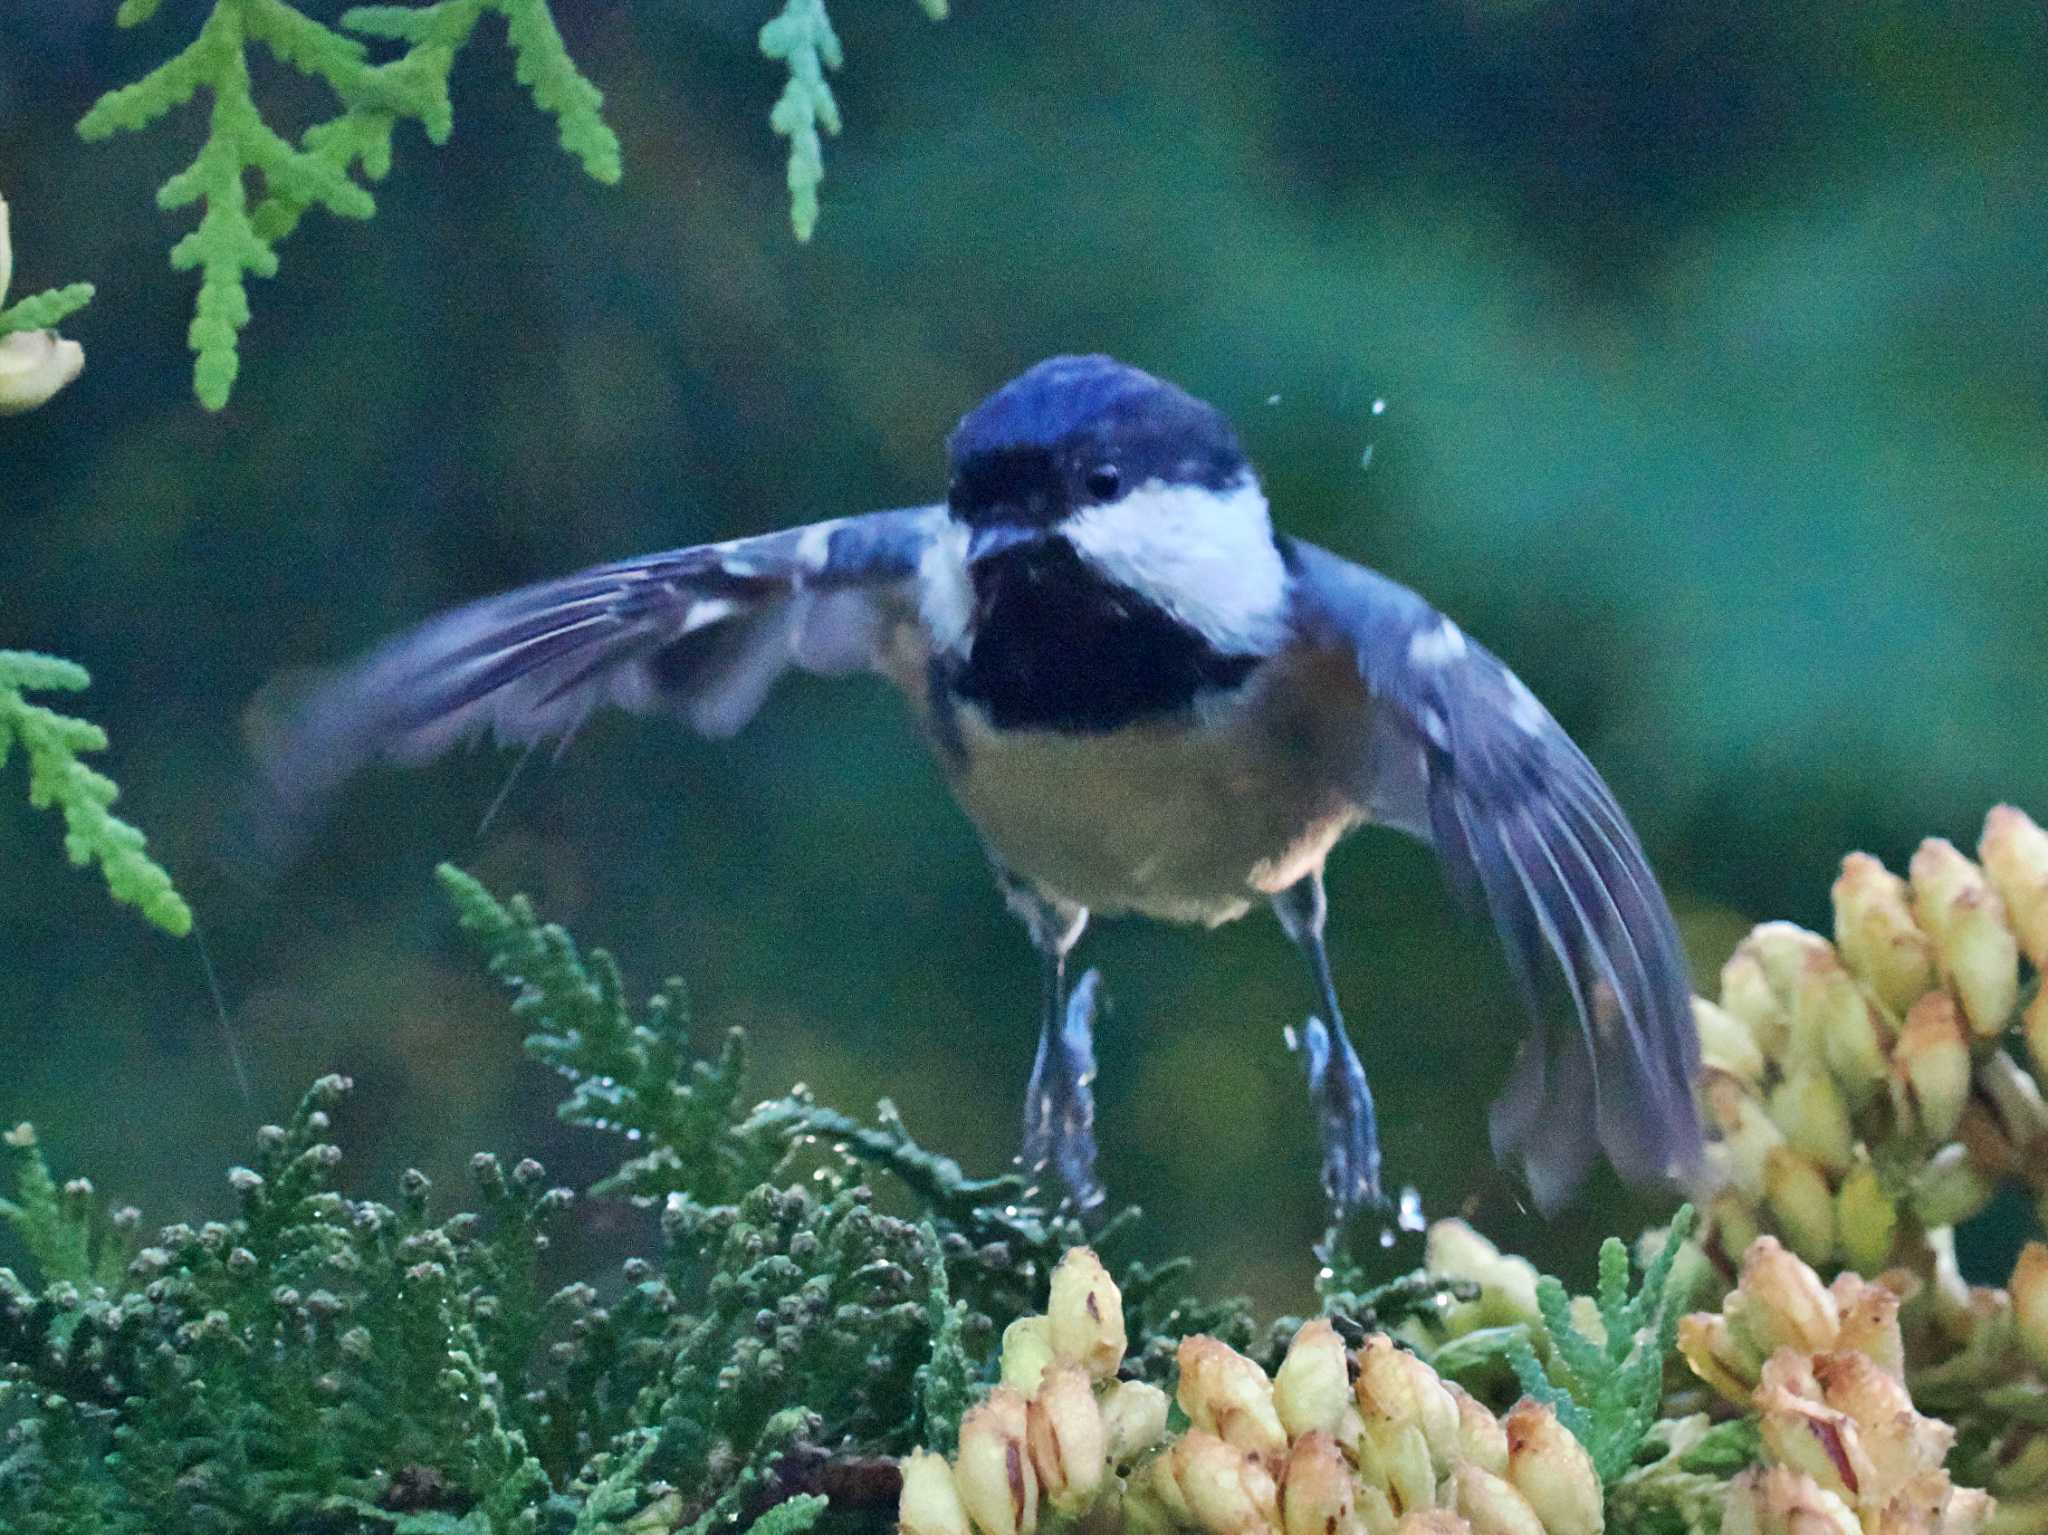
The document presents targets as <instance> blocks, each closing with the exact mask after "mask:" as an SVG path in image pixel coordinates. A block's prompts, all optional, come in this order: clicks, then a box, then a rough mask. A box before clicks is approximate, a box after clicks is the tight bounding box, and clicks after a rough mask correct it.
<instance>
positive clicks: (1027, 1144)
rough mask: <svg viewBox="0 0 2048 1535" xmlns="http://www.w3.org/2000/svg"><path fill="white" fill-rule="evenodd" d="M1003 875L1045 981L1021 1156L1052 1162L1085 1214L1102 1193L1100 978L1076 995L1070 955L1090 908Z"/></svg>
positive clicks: (1037, 1167) (1088, 980) (1030, 1169)
mask: <svg viewBox="0 0 2048 1535" xmlns="http://www.w3.org/2000/svg"><path fill="white" fill-rule="evenodd" d="M999 873H1001V874H1002V883H1003V895H1004V898H1005V899H1006V900H1007V901H1008V902H1009V904H1010V909H1011V910H1013V911H1015V912H1016V913H1017V914H1018V915H1019V916H1020V917H1022V918H1023V919H1024V923H1025V926H1026V927H1028V928H1029V929H1030V930H1031V943H1032V946H1033V947H1034V948H1036V949H1037V950H1038V956H1039V964H1040V975H1041V978H1042V982H1043V986H1042V991H1041V996H1040V1006H1039V1015H1038V1053H1037V1056H1036V1057H1035V1058H1034V1059H1033V1061H1032V1063H1031V1085H1030V1086H1029V1087H1027V1088H1026V1089H1025V1090H1024V1139H1023V1145H1022V1147H1021V1150H1020V1160H1021V1161H1022V1162H1023V1164H1024V1171H1025V1174H1026V1175H1027V1176H1036V1175H1037V1174H1039V1173H1042V1172H1044V1171H1045V1170H1046V1169H1047V1168H1048V1167H1050V1168H1051V1169H1053V1170H1054V1171H1055V1172H1057V1173H1058V1174H1059V1178H1060V1181H1061V1182H1062V1183H1064V1184H1065V1185H1066V1187H1067V1192H1068V1193H1069V1194H1070V1195H1071V1196H1072V1198H1073V1201H1074V1204H1075V1207H1076V1208H1077V1209H1079V1210H1081V1211H1083V1212H1086V1211H1088V1210H1091V1209H1093V1208H1094V1207H1095V1206H1097V1205H1099V1204H1101V1203H1102V1197H1103V1195H1102V1185H1101V1184H1100V1183H1099V1182H1097V1181H1096V1177H1095V1092H1094V1082H1095V1000H1096V993H1097V991H1098V989H1099V987H1100V984H1101V977H1100V976H1099V975H1097V973H1096V972H1095V971H1093V970H1091V971H1089V972H1088V973H1087V974H1086V975H1084V976H1082V977H1081V981H1080V984H1079V985H1077V986H1076V987H1075V988H1074V990H1073V994H1072V995H1071V996H1069V995H1068V992H1067V953H1068V951H1069V950H1071V949H1072V948H1073V947H1074V945H1075V943H1077V942H1078V941H1079V940H1080V937H1081V930H1082V929H1083V928H1085V927H1086V926H1087V925H1088V913H1087V911H1086V909H1084V908H1082V907H1079V906H1072V905H1068V904H1067V903H1065V902H1061V901H1055V900H1052V899H1050V898H1049V897H1046V896H1044V895H1041V894H1039V893H1038V892H1037V891H1035V890H1031V889H1029V888H1028V887H1026V886H1025V885H1024V884H1023V883H1022V882H1021V881H1019V880H1017V879H1015V878H1014V877H1012V876H1009V875H1008V874H1007V873H1003V872H1002V871H999Z"/></svg>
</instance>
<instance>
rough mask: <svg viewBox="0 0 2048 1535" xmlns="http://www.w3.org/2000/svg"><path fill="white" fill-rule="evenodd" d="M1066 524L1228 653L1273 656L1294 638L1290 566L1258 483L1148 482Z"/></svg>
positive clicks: (1106, 562)
mask: <svg viewBox="0 0 2048 1535" xmlns="http://www.w3.org/2000/svg"><path fill="white" fill-rule="evenodd" d="M1060 531H1061V532H1062V533H1064V534H1065V535H1066V537H1067V539H1068V540H1069V541H1070V542H1071V543H1072V544H1073V546H1074V547H1075V548H1076V549H1077V550H1079V551H1080V553H1081V556H1082V557H1083V558H1084V559H1086V560H1087V561H1088V562H1089V563H1090V564H1092V565H1093V566H1094V567H1095V568H1096V569H1097V570H1100V571H1101V572H1102V573H1103V574H1104V575H1106V576H1108V577H1109V578H1110V579H1111V580H1113V581H1115V582H1117V583H1118V584H1119V585H1122V586H1127V587H1129V588H1130V589H1131V590H1132V591H1134V592H1136V593H1138V594H1139V595H1140V596H1142V597H1145V598H1146V599H1148V600H1149V601H1151V602H1154V603H1156V604H1158V606H1160V607H1161V608H1164V609H1165V610H1166V611H1167V612H1168V613H1170V614H1172V615H1173V617H1175V618H1176V619H1178V620H1180V622H1182V623H1184V624H1186V625H1187V626H1188V627H1189V628H1190V629H1193V630H1194V631H1195V632H1196V633H1198V634H1200V635H1201V636H1202V637H1203V638H1204V639H1206V640H1207V641H1208V642H1209V643H1210V644H1211V645H1214V646H1215V647H1216V648H1217V649H1218V650H1221V651H1224V652H1227V653H1230V654H1239V655H1241V654H1245V653H1247V652H1250V653H1265V652H1269V651H1272V650H1274V649H1277V648H1278V647H1279V645H1280V644H1281V643H1282V641H1283V640H1284V639H1285V638H1286V596H1287V570H1286V567H1285V566H1284V565H1282V563H1281V561H1280V551H1279V549H1278V548H1277V547H1276V546H1275V545H1274V543H1273V523H1272V518H1271V516H1270V515H1269V514H1268V512H1267V510H1266V497H1265V495H1264V493H1263V492H1261V491H1260V489H1259V486H1258V482H1257V481H1256V480H1253V479H1251V478H1250V477H1249V476H1247V477H1246V478H1245V479H1244V480H1243V481H1242V482H1241V483H1239V484H1238V485H1236V486H1233V487H1232V488H1230V489H1228V490H1222V491H1214V490H1205V489H1203V488H1202V487H1201V486H1199V485H1167V484H1165V483H1164V482H1162V481H1159V480H1148V481H1147V482H1146V483H1145V484H1143V485H1140V486H1139V487H1137V488H1136V489H1135V490H1133V491H1132V492H1131V493H1130V494H1129V495H1127V496H1125V497H1124V498H1123V499H1122V500H1121V501H1118V502H1116V503H1114V504H1113V505H1110V506H1091V507H1086V508H1084V509H1082V510H1081V511H1079V512H1076V513H1075V514H1074V515H1073V516H1072V517H1070V518H1068V519H1067V521H1066V523H1065V524H1064V525H1063V526H1062V527H1061V529H1060Z"/></svg>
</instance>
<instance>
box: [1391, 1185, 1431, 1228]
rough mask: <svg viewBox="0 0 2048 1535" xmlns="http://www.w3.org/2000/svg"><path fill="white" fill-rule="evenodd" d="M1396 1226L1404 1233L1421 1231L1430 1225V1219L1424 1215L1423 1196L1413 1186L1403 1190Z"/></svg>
mask: <svg viewBox="0 0 2048 1535" xmlns="http://www.w3.org/2000/svg"><path fill="white" fill-rule="evenodd" d="M1395 1224H1396V1225H1398V1226H1399V1227H1400V1228H1401V1229H1402V1230H1403V1231H1421V1230H1423V1229H1424V1228H1425V1227H1427V1226H1428V1225H1429V1221H1428V1218H1427V1217H1425V1216H1424V1215H1423V1213H1422V1195H1421V1194H1420V1193H1419V1192H1417V1190H1416V1188H1415V1186H1414V1185H1413V1184H1410V1185H1408V1186H1407V1187H1406V1188H1404V1189H1402V1190H1401V1206H1400V1211H1399V1213H1398V1214H1397V1215H1396V1217H1395Z"/></svg>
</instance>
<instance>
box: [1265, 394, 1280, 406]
mask: <svg viewBox="0 0 2048 1535" xmlns="http://www.w3.org/2000/svg"><path fill="white" fill-rule="evenodd" d="M1266 403H1267V404H1268V405H1278V404H1279V403H1280V396H1279V395H1277V394H1269V395H1267V396H1266Z"/></svg>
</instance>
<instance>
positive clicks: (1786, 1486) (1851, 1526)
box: [1721, 1466, 1864, 1535]
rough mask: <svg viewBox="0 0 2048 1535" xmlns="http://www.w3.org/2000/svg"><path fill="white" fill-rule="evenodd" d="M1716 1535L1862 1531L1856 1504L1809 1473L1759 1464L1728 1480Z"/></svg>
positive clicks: (1824, 1534)
mask: <svg viewBox="0 0 2048 1535" xmlns="http://www.w3.org/2000/svg"><path fill="white" fill-rule="evenodd" d="M1721 1535H1864V1530H1863V1526H1862V1524H1861V1523H1860V1522H1859V1521H1858V1520H1857V1518H1856V1513H1855V1510H1854V1509H1852V1508H1850V1506H1849V1505H1848V1504H1847V1503H1845V1502H1843V1501H1842V1499H1841V1498H1840V1497H1839V1496H1837V1495H1836V1494H1835V1493H1833V1492H1830V1491H1829V1490H1828V1489H1827V1488H1825V1487H1822V1486H1820V1485H1819V1484H1818V1483H1817V1482H1815V1481H1814V1479H1813V1478H1812V1477H1810V1476H1802V1475H1800V1474H1799V1473H1798V1472H1797V1471H1794V1470H1791V1469H1789V1468H1787V1467H1784V1466H1769V1467H1765V1466H1758V1467H1755V1468H1753V1469H1752V1470H1749V1471H1745V1472H1743V1473H1742V1474H1741V1475H1740V1476H1738V1477H1736V1478H1735V1480H1734V1481H1732V1482H1730V1483H1729V1484H1728V1503H1727V1509H1726V1511H1725V1512H1724V1513H1723V1515H1722V1517H1721Z"/></svg>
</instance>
